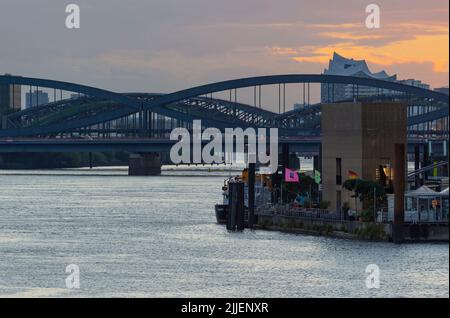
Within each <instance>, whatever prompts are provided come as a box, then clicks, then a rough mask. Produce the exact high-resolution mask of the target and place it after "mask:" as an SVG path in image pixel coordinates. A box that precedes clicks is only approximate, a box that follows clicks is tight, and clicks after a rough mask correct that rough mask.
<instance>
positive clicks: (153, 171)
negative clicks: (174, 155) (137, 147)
mask: <svg viewBox="0 0 450 318" xmlns="http://www.w3.org/2000/svg"><path fill="white" fill-rule="evenodd" d="M160 174H161V156H160V155H159V153H155V152H152V153H133V154H130V157H129V165H128V175H129V176H159V175H160Z"/></svg>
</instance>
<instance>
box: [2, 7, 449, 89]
mask: <svg viewBox="0 0 450 318" xmlns="http://www.w3.org/2000/svg"><path fill="white" fill-rule="evenodd" d="M25 3H26V4H27V5H26V6H25V5H24V4H25ZM76 3H77V4H79V6H80V8H81V28H80V29H78V30H68V29H66V28H65V26H64V20H65V18H66V15H67V14H66V13H65V11H64V9H65V4H55V2H54V1H53V2H52V1H50V0H45V1H42V3H40V4H39V5H38V4H37V3H28V2H26V1H23V0H22V1H10V0H7V1H3V3H2V5H1V6H2V10H1V11H0V38H1V39H2V41H3V43H4V45H2V50H3V52H2V55H3V56H4V58H3V59H2V60H1V61H0V70H1V73H2V74H3V73H13V74H18V75H23V76H35V77H45V78H57V79H61V80H66V81H74V82H78V83H84V84H88V85H89V84H90V85H94V86H101V87H104V88H107V89H111V90H116V91H130V90H141V91H157V92H171V91H175V90H179V89H182V88H186V87H191V86H194V85H199V84H204V83H208V82H214V81H219V80H225V79H230V78H239V77H246V76H257V75H265V74H281V73H322V72H323V70H324V68H325V67H326V65H327V63H328V61H329V59H331V57H332V54H333V52H335V51H336V52H338V53H339V54H341V55H343V56H346V57H349V58H354V59H365V60H367V62H368V64H369V67H370V68H371V69H372V70H373V71H374V72H378V71H381V70H386V71H387V72H389V73H395V74H398V75H399V79H408V78H416V79H420V80H422V81H423V82H426V83H429V84H430V85H431V86H432V87H433V88H434V87H440V86H448V55H449V54H448V45H447V44H448V34H449V32H448V30H449V29H448V3H447V2H446V1H438V0H435V1H428V2H427V3H423V2H421V1H411V2H409V5H408V7H405V6H404V4H402V3H401V1H378V2H377V3H378V5H379V6H380V8H381V28H380V29H375V30H369V29H367V28H366V27H365V25H364V21H365V18H366V16H367V14H366V13H365V6H366V5H367V3H366V2H364V1H354V0H348V1H340V2H339V3H338V4H337V3H332V4H330V3H329V2H324V1H282V2H281V3H280V4H279V5H278V6H274V5H273V4H272V3H270V2H269V1H258V2H255V1H246V2H245V3H241V2H240V3H239V4H238V5H236V4H235V3H230V2H227V3H220V2H212V3H211V1H203V0H197V1H191V2H189V3H186V2H181V1H164V2H162V1H161V2H158V1H153V2H152V3H146V2H144V1H133V2H131V3H129V4H128V5H127V6H126V7H123V6H121V5H122V3H121V2H119V1H108V2H105V1H96V2H95V3H92V2H91V3H88V2H87V1H84V0H83V1H77V2H76ZM119 6H121V7H120V10H119V9H118V7H119ZM44 8H45V9H44ZM327 8H328V9H327ZM319 9H320V10H319ZM399 12H401V14H399ZM249 13H252V14H249ZM17 16H27V17H28V18H27V19H23V20H21V23H19V24H18V23H17V21H16V20H17V18H15V20H14V21H13V20H12V17H17ZM130 21H132V23H130ZM155 30H158V32H156V31H155ZM130 35H132V36H130ZM56 43H57V44H56Z"/></svg>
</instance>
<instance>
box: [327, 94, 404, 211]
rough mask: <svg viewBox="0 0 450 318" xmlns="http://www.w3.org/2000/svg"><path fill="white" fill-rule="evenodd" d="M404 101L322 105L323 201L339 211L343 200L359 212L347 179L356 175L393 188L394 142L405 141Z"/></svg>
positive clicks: (357, 203)
mask: <svg viewBox="0 0 450 318" xmlns="http://www.w3.org/2000/svg"><path fill="white" fill-rule="evenodd" d="M406 127H407V115H406V107H405V104H403V103H399V102H377V103H369V102H362V103H340V104H336V103H331V104H323V105H322V134H323V136H322V183H323V200H325V201H329V202H330V209H331V210H336V211H341V208H342V206H343V204H344V203H347V204H348V205H349V206H350V207H351V208H352V209H356V208H357V209H358V210H359V211H361V208H362V207H361V203H360V202H355V199H354V198H353V197H352V195H353V193H350V192H349V191H347V190H345V189H344V188H343V184H344V183H345V181H346V180H348V179H352V178H357V179H364V180H372V181H376V182H378V183H379V184H380V185H382V186H383V187H385V188H386V189H387V190H388V189H390V188H391V187H392V183H393V178H394V177H395V176H394V175H393V173H392V167H393V164H394V148H395V144H407V136H406V132H407V129H406Z"/></svg>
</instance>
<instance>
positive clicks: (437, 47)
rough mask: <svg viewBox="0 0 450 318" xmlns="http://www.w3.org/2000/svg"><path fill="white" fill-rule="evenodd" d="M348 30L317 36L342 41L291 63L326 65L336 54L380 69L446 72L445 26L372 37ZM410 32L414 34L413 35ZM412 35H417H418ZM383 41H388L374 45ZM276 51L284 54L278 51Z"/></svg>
mask: <svg viewBox="0 0 450 318" xmlns="http://www.w3.org/2000/svg"><path fill="white" fill-rule="evenodd" d="M320 28H325V26H320ZM349 28H350V27H349V26H347V25H346V26H345V27H343V29H345V31H344V30H343V32H336V31H333V32H320V33H319V36H322V37H329V38H333V39H337V40H344V41H342V42H339V41H338V42H337V43H335V44H333V45H327V46H316V47H313V48H310V49H309V51H308V52H307V53H306V54H299V53H297V54H295V55H297V56H294V57H292V59H293V60H295V61H298V62H313V63H324V64H325V63H327V62H328V60H329V59H330V57H331V55H332V53H333V52H334V51H338V52H340V53H341V54H343V55H345V56H351V57H353V58H356V59H366V60H368V61H369V62H372V63H375V64H378V65H383V66H390V65H393V64H403V63H432V64H433V71H434V72H438V73H439V72H448V71H449V47H448V43H449V28H448V25H446V26H445V25H421V24H418V23H410V24H400V25H395V26H393V27H392V28H391V29H386V30H384V31H383V32H379V33H374V34H367V32H364V33H362V32H361V30H360V29H359V30H358V29H355V30H353V29H351V28H350V30H349ZM412 29H414V30H413V31H412ZM418 30H420V31H418ZM411 33H417V35H414V34H411ZM402 36H403V37H402ZM396 38H397V40H396ZM383 39H388V40H389V41H385V42H377V41H376V40H383ZM367 40H369V41H367ZM360 42H361V43H360ZM365 42H368V43H369V44H367V43H365ZM277 50H278V51H280V52H282V51H283V50H282V49H281V48H278V49H277ZM297 52H299V51H297ZM293 55H294V54H293Z"/></svg>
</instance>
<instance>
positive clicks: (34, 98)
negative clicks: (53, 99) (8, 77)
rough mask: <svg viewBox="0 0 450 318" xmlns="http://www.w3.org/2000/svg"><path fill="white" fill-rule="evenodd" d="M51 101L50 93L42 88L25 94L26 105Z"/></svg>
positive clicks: (28, 106) (31, 105)
mask: <svg viewBox="0 0 450 318" xmlns="http://www.w3.org/2000/svg"><path fill="white" fill-rule="evenodd" d="M48 103H49V98H48V93H46V92H43V91H41V90H35V91H34V92H31V93H26V94H25V107H26V108H30V107H35V106H39V105H44V104H48Z"/></svg>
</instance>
